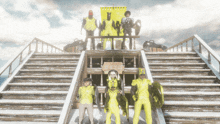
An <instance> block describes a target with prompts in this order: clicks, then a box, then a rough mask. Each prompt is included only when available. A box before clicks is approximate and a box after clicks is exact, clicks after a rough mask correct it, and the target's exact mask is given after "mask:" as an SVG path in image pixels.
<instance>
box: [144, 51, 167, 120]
mask: <svg viewBox="0 0 220 124" xmlns="http://www.w3.org/2000/svg"><path fill="white" fill-rule="evenodd" d="M141 57H142V59H141V62H142V65H143V66H144V68H145V71H146V73H145V74H146V77H147V78H148V79H149V80H151V82H152V83H153V82H154V81H153V77H152V74H151V71H150V67H149V63H148V61H147V57H146V54H145V52H144V51H143V50H141ZM156 115H157V123H158V124H166V122H165V119H164V115H163V112H162V110H161V109H158V108H156Z"/></svg>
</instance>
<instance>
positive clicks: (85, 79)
mask: <svg viewBox="0 0 220 124" xmlns="http://www.w3.org/2000/svg"><path fill="white" fill-rule="evenodd" d="M86 81H91V82H92V81H93V80H92V79H91V78H84V79H83V82H86Z"/></svg>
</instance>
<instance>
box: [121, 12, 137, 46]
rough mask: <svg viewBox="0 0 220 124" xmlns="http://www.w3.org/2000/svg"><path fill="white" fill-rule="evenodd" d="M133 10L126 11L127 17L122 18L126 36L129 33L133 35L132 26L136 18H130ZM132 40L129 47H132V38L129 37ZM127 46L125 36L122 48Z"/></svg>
mask: <svg viewBox="0 0 220 124" xmlns="http://www.w3.org/2000/svg"><path fill="white" fill-rule="evenodd" d="M130 15H131V12H130V11H126V12H125V17H124V18H122V19H121V27H120V29H122V28H123V29H124V31H123V33H124V36H126V35H127V34H128V35H129V36H131V32H132V30H131V29H132V28H133V27H134V20H133V18H130ZM129 40H130V44H129V48H130V49H132V38H129ZM124 48H125V37H124V38H123V42H122V45H121V49H124Z"/></svg>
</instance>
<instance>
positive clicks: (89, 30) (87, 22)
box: [81, 10, 97, 50]
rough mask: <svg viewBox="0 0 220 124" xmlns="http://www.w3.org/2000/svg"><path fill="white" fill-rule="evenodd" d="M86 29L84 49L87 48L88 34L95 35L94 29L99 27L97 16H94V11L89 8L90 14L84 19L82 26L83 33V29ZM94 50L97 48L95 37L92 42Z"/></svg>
mask: <svg viewBox="0 0 220 124" xmlns="http://www.w3.org/2000/svg"><path fill="white" fill-rule="evenodd" d="M83 28H84V29H85V30H86V39H85V42H86V43H85V46H84V49H86V46H87V42H88V36H94V31H95V29H96V28H97V21H96V19H95V18H93V11H92V10H89V16H88V17H86V18H84V19H83V23H82V27H81V34H82V29H83ZM91 45H92V48H93V50H95V39H94V38H92V42H91Z"/></svg>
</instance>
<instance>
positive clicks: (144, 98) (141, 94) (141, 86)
mask: <svg viewBox="0 0 220 124" xmlns="http://www.w3.org/2000/svg"><path fill="white" fill-rule="evenodd" d="M131 85H132V86H137V91H136V95H133V96H132V98H133V99H134V101H136V99H137V101H136V102H135V106H134V109H135V110H134V117H133V124H138V122H139V116H140V112H141V107H142V105H143V106H144V111H145V115H146V122H147V124H152V117H151V103H150V99H149V92H148V85H152V84H151V81H150V80H149V79H146V78H145V79H143V80H142V79H140V78H138V79H136V80H133V81H132V84H131Z"/></svg>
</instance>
